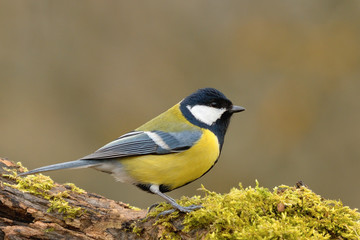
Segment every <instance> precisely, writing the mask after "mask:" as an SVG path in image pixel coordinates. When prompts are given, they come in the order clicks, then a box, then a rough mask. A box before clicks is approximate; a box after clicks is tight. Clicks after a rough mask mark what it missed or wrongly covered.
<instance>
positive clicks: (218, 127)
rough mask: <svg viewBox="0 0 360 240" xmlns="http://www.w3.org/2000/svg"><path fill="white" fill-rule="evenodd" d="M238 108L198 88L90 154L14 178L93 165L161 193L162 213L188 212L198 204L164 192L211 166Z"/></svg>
mask: <svg viewBox="0 0 360 240" xmlns="http://www.w3.org/2000/svg"><path fill="white" fill-rule="evenodd" d="M244 110H245V108H243V107H240V106H236V105H233V103H232V102H231V101H230V100H229V99H228V98H227V97H226V96H225V95H224V94H223V93H222V92H220V91H219V90H217V89H215V88H201V89H198V90H197V91H196V92H194V93H192V94H191V95H189V96H187V97H186V98H184V99H183V100H181V101H180V102H179V103H177V104H176V105H174V106H173V107H171V108H170V109H168V110H167V111H165V112H163V113H162V114H160V115H158V116H157V117H155V118H153V119H152V120H150V121H148V122H147V123H145V124H143V125H142V126H140V127H138V128H136V129H135V130H133V131H130V132H128V133H126V134H124V135H122V136H120V137H119V138H117V139H116V140H114V141H112V142H110V143H108V144H106V145H104V146H103V147H101V148H99V149H98V150H96V151H95V152H94V153H91V154H89V155H87V156H85V157H82V158H80V159H78V160H75V161H69V162H63V163H58V164H53V165H48V166H44V167H40V168H36V169H34V170H30V171H28V172H24V173H21V174H19V176H25V175H29V174H37V173H42V172H47V171H54V170H60V169H76V168H93V169H96V170H99V171H102V172H105V173H109V174H111V175H112V176H113V177H115V179H116V180H118V181H120V182H124V183H130V184H133V185H135V186H137V187H139V188H140V189H142V190H144V191H147V192H149V193H153V194H156V195H158V196H160V197H162V198H163V199H164V200H166V201H167V202H168V203H169V204H170V205H171V206H172V209H171V210H169V211H168V212H167V213H169V212H173V211H176V210H178V211H180V212H184V213H188V212H191V211H193V210H196V209H199V208H201V207H202V206H201V205H191V206H181V205H179V204H178V203H177V202H176V201H175V200H174V199H173V198H171V197H170V196H168V195H166V194H165V193H167V192H169V191H172V190H174V189H177V188H179V187H182V186H184V185H186V184H188V183H191V182H193V181H194V180H196V179H198V178H200V177H202V176H203V175H204V174H206V173H207V172H208V171H209V170H210V169H211V168H212V167H213V166H214V165H215V163H216V162H217V161H218V158H219V156H220V153H221V150H222V147H223V144H224V138H225V134H226V131H227V129H228V126H229V123H230V118H231V116H232V115H233V114H234V113H238V112H242V111H244ZM150 208H151V207H150Z"/></svg>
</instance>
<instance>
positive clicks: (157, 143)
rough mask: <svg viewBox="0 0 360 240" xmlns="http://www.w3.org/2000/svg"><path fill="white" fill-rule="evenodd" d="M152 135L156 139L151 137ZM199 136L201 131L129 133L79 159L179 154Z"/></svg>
mask: <svg viewBox="0 0 360 240" xmlns="http://www.w3.org/2000/svg"><path fill="white" fill-rule="evenodd" d="M154 134H155V136H156V138H154V137H153V136H154ZM201 134H202V133H201V131H184V132H171V133H166V132H162V131H152V132H143V131H136V132H130V133H128V134H125V135H123V136H121V137H119V138H118V139H116V140H115V141H113V142H110V143H108V144H106V145H105V146H103V147H101V148H100V149H98V150H97V151H96V152H94V153H92V154H90V155H88V156H85V157H83V158H81V159H111V158H121V157H127V156H139V155H146V154H169V153H175V152H180V151H184V150H186V149H189V148H190V147H191V146H192V145H194V143H195V142H196V141H198V140H199V139H200V137H201ZM150 136H152V137H150Z"/></svg>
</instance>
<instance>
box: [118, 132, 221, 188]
mask: <svg viewBox="0 0 360 240" xmlns="http://www.w3.org/2000/svg"><path fill="white" fill-rule="evenodd" d="M202 131H203V135H202V137H201V138H200V140H199V141H198V142H197V143H196V144H195V145H194V146H193V147H191V148H190V149H188V150H186V151H183V152H179V153H172V154H166V155H145V156H136V157H127V158H123V159H121V160H120V162H121V164H122V165H123V167H124V170H125V172H126V173H127V174H129V175H130V177H131V178H133V179H135V180H136V181H137V182H139V183H143V184H157V185H161V184H164V185H167V186H169V187H170V189H174V188H178V187H181V186H183V185H185V184H187V183H189V182H191V181H194V180H195V179H197V178H199V177H201V176H202V175H203V174H204V173H206V172H207V171H208V170H209V169H210V168H211V167H212V166H213V165H214V163H215V161H216V160H217V158H218V157H219V154H220V149H219V142H218V140H217V138H216V136H215V135H214V134H213V133H212V132H211V131H209V130H206V129H204V130H202Z"/></svg>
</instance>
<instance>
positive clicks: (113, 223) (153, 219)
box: [0, 159, 360, 240]
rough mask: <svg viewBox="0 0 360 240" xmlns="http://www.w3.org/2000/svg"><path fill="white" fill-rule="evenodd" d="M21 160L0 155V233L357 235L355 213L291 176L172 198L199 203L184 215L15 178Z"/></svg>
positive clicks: (359, 224)
mask: <svg viewBox="0 0 360 240" xmlns="http://www.w3.org/2000/svg"><path fill="white" fill-rule="evenodd" d="M24 170H25V169H24V168H23V167H22V166H21V164H14V163H12V162H11V161H8V160H5V159H0V173H1V177H0V239H159V238H163V239H264V238H265V239H304V240H305V239H360V235H359V233H360V213H359V212H358V211H357V209H350V208H349V207H347V206H344V205H343V204H342V202H341V201H337V200H327V199H324V198H322V197H321V196H319V195H317V194H315V193H314V192H313V191H311V190H310V189H309V188H308V187H307V186H305V185H304V184H302V183H301V182H299V183H298V184H296V186H293V187H289V186H279V187H275V188H274V189H273V190H269V189H267V188H264V187H260V186H259V184H258V182H256V186H255V187H247V188H243V187H242V186H241V184H240V186H239V187H238V188H233V189H231V190H230V191H229V193H225V194H218V193H215V192H210V191H208V190H206V189H205V188H204V187H202V190H203V192H205V196H204V197H202V198H201V197H199V196H195V197H192V198H186V197H183V198H182V199H180V200H179V201H178V203H179V204H181V205H184V206H188V205H192V204H196V205H199V204H201V205H202V206H203V208H201V209H199V210H196V211H193V212H191V213H189V214H183V213H181V214H180V213H179V212H177V211H175V212H173V213H171V214H169V215H165V216H163V215H162V216H159V215H158V214H159V213H160V212H162V211H165V210H168V209H169V208H170V207H171V206H169V204H165V203H161V204H160V206H158V207H157V208H155V209H154V210H153V211H152V212H151V213H150V214H149V215H148V217H147V218H144V217H145V215H146V210H140V209H135V208H133V207H130V206H128V205H127V204H123V203H121V202H116V201H113V200H109V199H106V198H104V197H102V196H99V195H97V194H93V193H87V192H85V191H84V190H82V189H79V188H77V187H76V186H75V185H74V184H64V185H60V184H56V183H54V182H53V180H51V178H49V177H47V176H44V175H42V174H39V175H29V176H26V177H18V176H17V172H23V171H24Z"/></svg>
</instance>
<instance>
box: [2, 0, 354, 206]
mask: <svg viewBox="0 0 360 240" xmlns="http://www.w3.org/2000/svg"><path fill="white" fill-rule="evenodd" d="M359 46H360V2H359V1H330V0H323V1H225V2H224V1H70V0H67V1H32V0H28V1H1V2H0V111H1V117H0V136H1V138H0V156H1V157H7V158H9V159H11V160H13V161H21V162H23V164H24V165H25V166H27V167H28V168H35V167H40V166H43V165H48V164H53V163H58V162H62V161H69V160H75V159H77V158H80V157H82V156H84V155H86V154H89V153H91V152H93V151H95V150H96V149H97V148H99V147H101V146H102V145H104V144H106V143H107V142H109V141H111V140H114V139H115V138H117V137H118V136H120V135H122V134H124V133H126V132H128V131H130V130H132V129H134V128H136V127H138V126H139V125H140V124H142V123H144V122H146V121H147V120H149V119H151V118H153V117H154V116H156V115H158V114H160V113H161V112H163V111H164V110H166V109H167V108H169V107H171V106H172V105H174V104H175V103H177V102H178V101H180V100H181V99H182V98H183V97H185V96H187V95H188V94H190V93H192V92H193V91H195V90H196V89H198V88H202V87H208V86H210V87H215V88H218V89H219V90H221V91H223V92H224V93H225V94H226V95H227V96H228V97H229V98H230V99H231V100H232V101H233V102H234V103H235V104H238V105H241V106H244V107H246V109H247V110H246V111H245V112H243V113H240V114H238V115H236V116H235V117H234V118H233V119H232V123H231V126H230V128H229V131H228V133H227V138H226V140H225V146H224V148H223V153H222V156H221V158H220V160H219V162H218V164H217V165H216V166H215V167H214V168H213V170H211V171H210V172H209V173H208V174H207V175H205V176H204V177H203V178H201V179H199V180H197V181H195V182H194V183H192V184H190V185H188V186H186V187H183V188H181V189H178V190H176V191H174V192H172V193H170V194H169V195H170V196H172V197H175V198H179V197H181V196H182V195H188V196H192V195H195V194H200V192H198V191H196V189H197V188H199V187H200V184H204V185H205V186H206V187H207V188H208V189H210V190H213V191H217V192H227V191H229V189H230V188H232V187H235V186H237V185H238V183H239V182H242V184H243V185H244V186H249V185H252V186H254V185H255V179H257V180H259V182H260V184H261V185H262V186H266V187H269V188H271V189H272V188H273V187H274V186H278V185H280V184H287V185H294V184H295V183H296V182H297V181H298V180H303V181H304V182H305V183H306V184H308V185H309V187H310V188H311V189H313V190H314V191H315V192H317V193H318V194H321V195H322V196H323V197H325V198H331V199H341V200H342V201H343V202H344V204H346V205H349V206H351V207H357V208H359V207H360V202H359V200H360V189H359V188H358V183H359V181H360V176H359V174H358V172H359V170H360V161H359V160H360V159H359V157H360V146H359V144H360V80H359V78H360V47H359ZM49 175H50V176H52V177H53V178H54V179H55V180H56V181H58V182H61V183H64V182H74V183H75V184H77V185H78V186H80V187H82V188H85V189H86V190H87V191H91V192H96V193H98V194H101V195H104V196H106V197H108V198H112V199H115V200H119V201H123V202H127V203H130V204H132V205H135V206H139V207H147V206H149V205H150V204H152V203H154V202H156V201H161V199H159V198H158V197H157V196H153V195H150V194H147V193H145V192H142V191H141V190H139V189H137V188H135V187H133V186H129V185H126V184H121V183H117V182H115V181H114V180H113V179H112V177H111V176H110V175H107V174H103V173H100V172H97V171H94V170H91V169H90V170H89V169H87V170H68V171H59V172H53V173H49Z"/></svg>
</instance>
